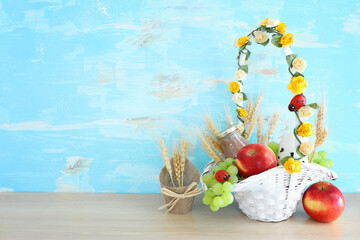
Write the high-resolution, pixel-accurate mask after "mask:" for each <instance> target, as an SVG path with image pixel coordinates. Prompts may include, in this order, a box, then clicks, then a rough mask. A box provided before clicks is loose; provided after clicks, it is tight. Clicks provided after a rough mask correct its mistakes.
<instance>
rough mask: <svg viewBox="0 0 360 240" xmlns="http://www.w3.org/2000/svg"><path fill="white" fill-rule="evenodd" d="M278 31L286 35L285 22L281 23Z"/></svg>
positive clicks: (277, 28)
mask: <svg viewBox="0 0 360 240" xmlns="http://www.w3.org/2000/svg"><path fill="white" fill-rule="evenodd" d="M276 30H278V31H279V32H280V33H281V34H284V33H285V32H286V24H285V23H284V22H279V25H278V26H277V27H276Z"/></svg>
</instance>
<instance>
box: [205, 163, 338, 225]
mask: <svg viewBox="0 0 360 240" xmlns="http://www.w3.org/2000/svg"><path fill="white" fill-rule="evenodd" d="M215 165H216V163H215V161H211V162H210V163H209V164H208V165H206V167H205V169H204V172H203V174H202V175H204V174H205V173H207V172H209V171H211V169H212V168H213V167H214V166H215ZM301 168H302V169H301V172H299V173H294V174H290V173H289V172H287V171H286V170H285V168H284V166H282V165H281V166H278V167H275V168H272V169H270V170H267V171H265V172H263V173H260V174H257V175H254V176H251V177H249V178H247V179H245V180H243V181H241V182H239V183H237V184H234V192H233V193H234V197H235V199H236V201H237V202H238V203H239V208H240V209H241V211H242V212H243V213H244V214H245V215H247V216H248V217H249V218H252V219H255V220H259V221H263V222H279V221H283V220H286V219H288V218H289V217H291V216H292V215H293V213H294V212H295V211H296V207H297V205H298V204H299V201H300V200H301V197H302V194H303V193H304V191H305V188H306V187H307V186H309V185H310V184H312V183H315V182H319V181H324V180H335V179H336V178H337V174H336V173H335V172H334V171H331V170H329V169H327V168H324V167H322V166H320V165H318V164H315V163H302V164H301ZM200 181H201V184H202V186H203V187H204V188H205V189H206V188H207V187H206V184H204V183H203V181H202V177H201V179H200Z"/></svg>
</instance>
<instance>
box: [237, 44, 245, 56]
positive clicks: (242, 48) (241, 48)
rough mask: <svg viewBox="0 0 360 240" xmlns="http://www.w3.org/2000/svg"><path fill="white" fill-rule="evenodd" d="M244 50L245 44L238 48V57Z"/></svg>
mask: <svg viewBox="0 0 360 240" xmlns="http://www.w3.org/2000/svg"><path fill="white" fill-rule="evenodd" d="M245 48H246V44H245V45H244V46H242V47H240V48H239V55H240V52H241V51H242V50H244V49H245Z"/></svg>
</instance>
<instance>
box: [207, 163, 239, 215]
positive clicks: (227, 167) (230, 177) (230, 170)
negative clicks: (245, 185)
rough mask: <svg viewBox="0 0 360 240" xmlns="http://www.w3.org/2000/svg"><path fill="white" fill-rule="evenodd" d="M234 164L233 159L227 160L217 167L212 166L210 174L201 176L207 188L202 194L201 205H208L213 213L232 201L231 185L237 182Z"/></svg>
mask: <svg viewBox="0 0 360 240" xmlns="http://www.w3.org/2000/svg"><path fill="white" fill-rule="evenodd" d="M234 162H235V160H234V159H233V158H227V159H226V160H225V161H224V162H222V163H220V164H219V165H218V166H214V167H213V168H212V170H211V172H209V173H206V174H204V175H203V178H202V180H203V182H204V183H205V184H206V187H207V188H208V189H207V190H206V191H205V193H204V197H203V203H204V204H205V205H209V206H210V209H211V210H212V211H214V212H216V211H218V210H219V208H222V207H226V206H228V205H230V204H231V203H232V202H233V201H234V196H233V195H232V193H231V192H232V191H233V184H234V183H237V182H238V177H237V174H238V169H237V167H236V166H235V165H234Z"/></svg>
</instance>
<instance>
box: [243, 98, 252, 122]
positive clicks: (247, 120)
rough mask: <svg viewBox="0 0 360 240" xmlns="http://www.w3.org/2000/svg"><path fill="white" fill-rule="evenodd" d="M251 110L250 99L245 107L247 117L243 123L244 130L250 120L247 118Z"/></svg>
mask: <svg viewBox="0 0 360 240" xmlns="http://www.w3.org/2000/svg"><path fill="white" fill-rule="evenodd" d="M251 108H252V99H249V100H248V104H247V106H246V112H247V113H248V115H247V117H246V118H245V121H244V129H246V126H247V125H248V123H249V120H250V118H249V117H250V112H251Z"/></svg>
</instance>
